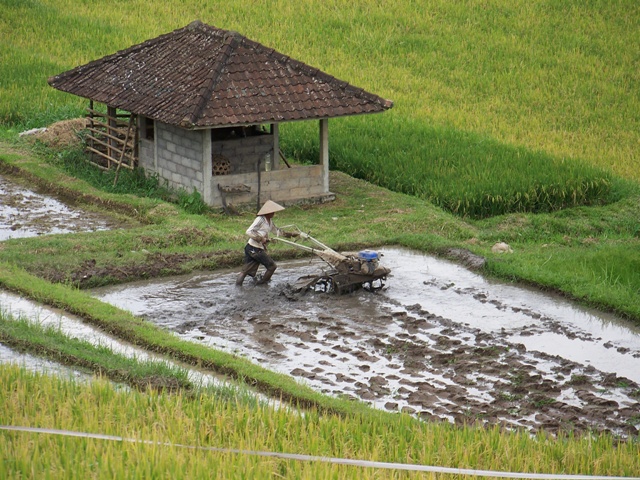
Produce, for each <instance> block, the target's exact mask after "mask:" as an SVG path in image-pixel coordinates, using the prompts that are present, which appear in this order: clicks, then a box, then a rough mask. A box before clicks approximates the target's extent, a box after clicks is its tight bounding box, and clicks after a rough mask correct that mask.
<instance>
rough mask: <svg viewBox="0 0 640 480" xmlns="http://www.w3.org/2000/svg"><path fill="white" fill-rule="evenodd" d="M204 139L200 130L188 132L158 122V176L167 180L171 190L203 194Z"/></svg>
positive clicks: (156, 171) (156, 139)
mask: <svg viewBox="0 0 640 480" xmlns="http://www.w3.org/2000/svg"><path fill="white" fill-rule="evenodd" d="M206 133H208V132H206ZM205 136H206V135H205V132H203V131H201V130H185V129H183V128H179V127H174V126H172V125H167V124H164V123H160V122H156V126H155V137H156V138H155V141H156V162H157V163H156V169H155V173H157V174H158V176H160V177H161V178H164V179H165V180H167V182H168V183H169V186H170V187H173V188H183V189H185V190H187V191H188V192H191V191H193V189H194V188H195V189H196V190H197V191H199V192H202V191H203V190H204V173H203V163H204V162H203V158H204V141H203V139H204V138H205ZM207 139H208V137H207Z"/></svg>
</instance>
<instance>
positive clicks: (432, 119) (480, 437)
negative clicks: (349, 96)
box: [0, 0, 640, 479]
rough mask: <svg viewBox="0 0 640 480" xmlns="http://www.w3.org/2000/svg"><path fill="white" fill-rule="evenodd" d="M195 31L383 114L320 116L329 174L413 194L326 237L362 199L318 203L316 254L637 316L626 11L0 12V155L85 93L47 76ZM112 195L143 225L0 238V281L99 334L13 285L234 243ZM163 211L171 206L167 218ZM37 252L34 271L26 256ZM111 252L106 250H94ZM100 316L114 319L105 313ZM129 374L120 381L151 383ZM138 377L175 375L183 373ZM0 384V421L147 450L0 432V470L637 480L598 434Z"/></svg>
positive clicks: (45, 285) (627, 4)
mask: <svg viewBox="0 0 640 480" xmlns="http://www.w3.org/2000/svg"><path fill="white" fill-rule="evenodd" d="M196 19H199V20H201V21H203V22H205V23H208V24H211V25H214V26H216V27H219V28H223V29H228V30H235V31H238V32H240V33H241V34H242V35H244V36H246V37H248V38H250V39H252V40H255V41H258V42H260V43H262V44H264V45H267V46H269V47H272V48H275V49H276V50H278V51H280V52H282V53H284V54H286V55H289V56H291V57H293V58H295V59H297V60H300V61H303V62H305V63H308V64H310V65H313V66H315V67H318V68H320V69H321V70H323V71H325V72H327V73H329V74H331V75H333V76H335V77H337V78H340V79H342V80H345V81H348V82H349V83H352V84H354V85H356V86H358V87H361V88H364V89H365V90H368V91H370V92H373V93H376V94H378V95H380V96H381V97H384V98H387V99H391V100H393V101H394V107H393V108H392V109H391V110H389V111H387V112H385V113H384V114H380V115H369V116H363V117H353V118H342V119H335V120H331V121H330V122H329V129H330V148H331V167H332V168H333V169H336V170H341V171H343V172H345V173H347V174H349V175H352V176H354V177H359V178H362V179H364V180H368V181H370V182H372V183H375V184H378V185H380V186H383V187H387V188H388V189H390V190H394V191H396V192H400V193H406V194H409V195H410V196H412V198H410V199H409V198H408V197H402V198H401V197H400V196H393V197H389V196H386V193H385V197H384V198H393V201H394V202H397V203H398V205H399V207H398V209H396V210H397V211H396V213H395V214H394V215H391V214H387V213H384V212H386V210H384V212H383V210H376V208H380V207H379V206H376V207H375V208H374V209H372V210H371V213H370V212H367V213H365V214H363V216H362V219H358V221H357V222H354V225H349V226H345V227H343V229H342V230H340V231H338V229H337V228H336V226H335V225H336V224H335V222H334V216H335V215H336V212H338V213H339V214H340V216H344V217H345V218H348V216H349V215H352V213H353V208H354V207H353V205H356V203H357V204H358V205H360V204H361V203H364V202H365V201H367V200H368V197H366V196H365V193H364V192H365V190H364V189H358V188H356V187H354V188H353V189H351V187H349V189H348V190H345V191H348V192H349V195H348V196H349V199H348V203H345V205H343V206H342V207H335V208H341V209H343V210H344V211H342V210H335V211H334V210H328V209H327V210H326V211H325V212H324V213H323V214H319V215H318V217H317V218H316V222H317V228H318V232H319V233H320V234H321V236H322V238H325V239H326V240H328V243H330V244H332V245H343V246H346V245H347V244H348V242H349V241H350V239H351V238H352V237H353V236H354V234H355V233H358V232H359V233H362V231H363V230H362V228H364V227H366V228H367V230H366V231H367V234H368V235H369V237H368V238H367V239H368V240H373V241H375V242H378V243H383V242H386V243H389V242H394V243H397V244H401V245H403V246H405V247H408V248H415V249H418V250H422V251H438V249H442V248H444V246H447V247H448V246H451V245H454V246H464V247H465V248H469V249H472V250H474V251H475V252H476V253H479V254H483V255H486V256H487V257H488V258H489V262H488V266H487V271H488V272H490V273H493V274H496V275H499V276H502V277H503V278H515V279H519V280H525V281H527V282H530V283H532V284H536V285H542V286H545V287H548V288H551V289H555V290H558V291H561V292H563V293H564V294H567V295H569V296H572V297H574V298H579V299H581V300H584V301H585V302H586V303H590V304H592V305H596V306H599V307H603V308H607V309H610V310H613V311H616V312H618V313H622V314H624V315H625V316H626V317H628V318H630V319H632V320H637V319H639V318H640V302H639V300H638V299H639V298H640V278H639V277H640V276H639V275H638V271H639V269H640V257H639V255H640V253H639V252H640V249H639V243H638V239H639V238H640V221H639V220H638V218H639V217H638V211H639V209H640V203H639V201H638V198H640V193H639V192H640V188H639V185H640V154H639V152H640V68H639V67H640V64H639V61H640V60H639V59H640V42H638V39H637V37H638V33H637V32H638V27H639V26H640V3H638V2H636V1H635V0H614V1H600V0H583V1H577V0H576V1H574V0H566V1H562V2H553V1H541V0H534V1H510V0H477V1H460V2H451V1H447V0H424V1H420V2H418V1H413V0H398V1H396V2H393V3H389V2H381V1H372V0H355V1H349V2H347V1H334V0H302V1H296V2H288V1H285V0H274V1H269V2H267V1H263V0H256V1H252V2H221V1H218V0H213V1H203V0H171V1H166V2H148V1H143V0H127V1H123V0H105V1H103V2H100V3H97V2H91V1H85V0H75V1H72V0H0V143H1V142H3V141H6V142H9V143H11V142H16V141H17V137H18V133H19V132H21V131H23V130H27V129H30V128H34V127H42V126H47V125H49V124H51V123H53V122H55V121H58V120H62V119H68V118H76V117H79V116H82V115H84V109H85V108H86V106H87V101H86V100H84V99H80V98H76V97H73V96H71V95H67V94H63V93H61V92H59V91H57V90H55V89H53V88H51V87H49V86H48V84H47V78H48V77H50V76H53V75H56V74H58V73H61V72H63V71H66V70H68V69H71V68H73V67H75V66H78V65H81V64H84V63H87V62H89V61H91V60H95V59H98V58H100V57H102V56H104V55H108V54H111V53H114V52H115V51H118V50H121V49H124V48H127V47H129V46H131V45H133V44H135V43H139V42H142V41H144V40H147V39H150V38H153V37H156V36H158V35H160V34H162V33H166V32H169V31H171V30H174V29H177V28H181V27H183V26H185V25H187V24H188V23H190V22H192V21H194V20H196ZM281 134H282V139H281V146H282V148H283V150H284V151H285V153H286V155H287V156H288V157H289V158H292V159H294V160H295V161H299V162H313V161H314V159H316V158H317V156H318V155H317V151H318V141H317V138H316V137H317V125H316V124H315V123H314V122H299V123H292V124H286V125H283V126H282V127H281ZM1 146H2V145H0V147H1ZM48 154H50V155H53V156H60V155H61V154H59V153H58V152H53V153H51V152H49V153H48ZM75 154H77V152H76V153H74V155H75ZM0 157H2V161H3V162H7V163H12V162H22V160H20V158H19V157H20V155H14V154H13V153H9V154H4V153H2V152H0ZM34 165H36V166H34ZM20 166H21V168H24V169H25V170H29V169H31V172H32V174H33V176H34V177H35V176H37V175H38V173H37V170H38V169H41V170H43V172H41V173H40V175H41V176H43V177H50V178H54V177H57V176H58V175H59V170H58V166H56V165H55V164H49V165H48V166H47V167H46V169H47V170H46V171H44V168H45V167H42V166H37V163H36V162H32V161H31V160H30V159H27V160H25V161H23V162H22V163H21V164H20ZM111 183H112V182H111ZM366 192H369V190H367V191H366ZM110 195H111V194H110ZM113 195H114V196H115V195H116V194H113ZM360 195H361V196H362V197H360ZM394 195H395V194H394ZM381 196H382V195H381ZM123 197H124V196H123ZM413 197H416V198H417V199H418V200H417V201H421V204H420V205H417V204H416V199H415V198H413ZM119 201H122V202H131V209H132V210H135V211H138V212H142V213H141V214H142V215H146V216H147V220H149V226H148V227H146V226H145V227H140V229H139V230H138V229H132V230H131V231H122V232H121V233H119V234H117V235H115V234H113V235H112V234H110V233H108V232H106V233H104V234H101V235H95V236H92V237H83V238H82V239H78V237H73V236H71V237H67V238H63V237H62V236H56V237H55V238H49V239H47V238H46V236H45V237H43V238H39V239H33V240H30V241H25V242H8V243H6V245H5V244H3V245H2V246H1V247H0V262H1V263H0V280H1V281H0V283H1V284H2V285H3V286H4V287H7V288H12V289H14V290H16V291H20V292H23V293H25V294H26V293H27V292H29V291H30V290H33V292H35V293H33V292H32V295H30V296H31V297H32V298H35V299H38V300H42V301H45V302H47V303H50V304H52V305H58V306H61V307H63V308H66V309H67V310H68V311H74V312H80V313H82V314H85V315H87V316H90V317H92V316H93V317H95V318H99V317H100V315H102V314H104V315H106V313H104V312H101V311H100V309H101V308H104V307H96V306H95V305H94V304H93V303H92V302H90V301H88V300H87V299H86V296H85V295H83V294H82V293H81V292H78V291H77V290H76V289H74V288H72V286H69V285H64V284H52V283H49V282H47V281H45V280H42V279H40V278H38V279H37V280H36V279H34V278H33V277H29V276H28V275H27V273H26V272H27V271H28V272H30V273H31V274H32V275H36V276H37V275H38V274H41V273H42V272H44V271H51V270H53V269H54V268H60V267H59V265H63V267H62V271H63V272H64V269H65V268H66V269H67V272H69V271H72V269H73V268H74V264H75V263H79V262H82V261H83V260H84V259H86V258H89V256H91V255H93V258H97V259H98V263H99V264H100V263H104V264H114V265H118V266H119V265H123V264H124V263H125V262H128V261H130V259H131V258H133V257H132V255H133V254H132V253H127V252H132V251H133V250H140V248H142V247H141V246H142V244H141V243H140V242H141V241H142V240H141V238H142V237H144V238H147V239H149V238H152V239H155V238H156V237H157V239H158V241H157V243H156V244H154V245H155V246H157V249H158V250H159V251H161V252H164V251H165V249H166V250H167V251H170V252H171V253H175V252H179V253H185V252H186V253H189V254H192V253H194V252H199V251H201V250H202V251H204V250H206V249H211V248H212V247H211V245H212V243H213V244H215V245H214V246H215V247H216V248H220V249H231V248H236V247H238V246H239V245H240V244H241V243H242V239H241V238H240V236H238V235H236V234H235V233H233V232H236V231H239V229H240V225H241V224H242V222H244V220H245V219H239V220H238V219H233V218H231V219H218V220H219V221H218V223H217V224H216V225H214V226H212V225H211V222H210V221H209V220H208V219H207V218H205V217H204V216H195V215H192V216H189V215H187V214H185V213H184V212H182V211H181V213H176V214H175V215H167V219H162V221H160V220H157V219H156V220H157V221H156V220H154V219H153V218H152V216H153V215H152V212H154V211H156V209H155V206H156V203H154V202H155V200H150V199H146V198H142V197H135V198H134V195H131V196H130V197H127V198H126V199H124V200H122V199H121V200H119ZM349 202H350V203H349ZM431 204H434V205H435V206H437V207H441V208H442V210H440V209H439V208H435V207H433V206H432V205H431ZM394 205H395V203H394ZM568 207H578V208H568ZM166 208H167V209H168V210H170V211H171V212H174V210H173V208H174V207H173V206H171V207H169V206H166ZM327 208H331V207H327ZM159 210H161V209H159ZM347 210H349V211H347ZM175 211H177V207H176V210H175ZM381 212H383V213H381ZM403 212H404V214H403ZM291 214H292V216H293V218H294V219H295V220H296V221H302V219H303V218H305V215H306V213H305V212H304V211H296V210H294V209H292V210H291ZM381 215H388V218H380V216H381ZM169 217H170V218H169ZM377 220H380V222H378V221H377ZM154 222H155V223H154ZM163 222H164V223H163ZM358 222H362V223H366V225H364V226H362V225H359V224H357V223H358ZM359 227H362V228H360V229H359ZM183 231H184V232H192V231H197V232H205V233H206V235H204V236H203V237H202V239H201V241H199V242H195V243H194V242H192V241H191V240H190V239H187V240H185V242H184V244H180V245H178V246H175V245H171V246H158V245H160V244H161V242H160V240H163V241H164V240H165V239H166V238H173V237H171V235H174V234H176V235H177V234H178V233H176V232H183ZM141 234H142V235H141ZM209 234H210V235H209ZM497 241H506V242H509V243H510V244H511V245H513V246H514V247H515V249H516V251H518V253H519V254H518V255H513V256H509V257H503V258H500V259H497V260H496V259H495V257H496V256H493V257H492V254H491V251H490V247H491V245H492V244H493V243H494V242H497ZM236 244H237V245H236ZM144 246H145V247H148V245H144ZM149 248H151V247H149ZM42 251H46V252H48V253H47V255H39V254H38V252H42ZM121 251H122V252H124V255H119V254H118V255H117V254H116V253H115V252H121ZM121 257H122V258H121ZM16 263H19V265H17V264H16ZM194 265H195V267H192V268H196V267H200V268H202V267H206V266H207V265H204V264H194ZM212 265H214V264H212ZM208 266H209V267H211V265H208ZM226 266H229V264H227V265H226ZM23 268H24V269H25V270H22V269H23ZM23 277H24V278H23ZM108 314H109V315H114V316H115V317H118V319H119V318H120V317H119V315H120V313H112V312H111V311H110V310H109V312H108ZM123 318H124V317H123ZM118 321H120V320H118ZM122 321H123V322H124V325H126V327H123V328H125V329H126V328H129V326H132V325H136V328H138V326H137V323H136V322H134V321H133V320H130V319H129V318H128V317H127V318H124V320H122ZM132 328H133V327H132ZM140 328H143V329H144V328H146V327H144V326H143V327H140ZM152 333H153V332H152ZM12 335H13V336H14V337H16V336H17V334H12ZM21 335H24V337H25V340H24V341H25V342H26V343H30V344H36V343H37V342H36V341H35V339H36V337H37V339H38V342H40V341H41V342H42V345H45V346H46V345H47V343H46V342H53V343H57V344H58V345H57V347H59V348H64V349H68V350H64V351H65V352H76V349H77V348H80V347H78V346H77V345H75V344H73V343H71V344H69V345H67V344H66V342H65V340H64V339H59V340H55V339H53V340H52V339H51V338H41V337H51V335H46V334H45V335H42V333H41V332H38V333H34V332H26V333H24V334H21ZM150 335H151V334H150ZM154 335H155V333H154ZM158 335H160V334H158ZM160 338H161V339H164V337H162V336H161V337H160ZM163 341H164V340H163ZM154 342H156V343H158V342H159V341H158V340H157V339H156V340H154ZM160 343H161V342H160ZM39 348H45V347H39ZM47 348H48V347H47ZM67 354H69V353H67ZM103 354H104V355H105V356H106V357H109V353H108V352H103V351H100V355H103ZM208 354H211V355H214V356H215V355H216V354H215V353H210V352H209V353H207V355H208ZM69 355H70V354H69ZM74 355H77V356H80V354H78V353H74ZM83 355H84V354H83ZM86 355H88V356H90V357H96V356H97V354H96V353H95V352H92V351H90V352H89V353H86ZM83 358H84V357H83ZM234 361H235V360H234ZM100 362H101V364H102V365H109V366H110V369H111V370H110V372H111V374H110V378H111V379H112V380H113V379H114V378H115V379H120V380H121V379H122V378H127V371H133V370H134V368H133V367H132V366H124V367H123V366H122V364H121V363H119V362H120V361H119V360H118V359H104V360H100ZM246 368H254V367H246ZM123 370H124V372H123ZM142 372H143V373H140V374H139V375H141V376H143V378H146V377H144V375H154V376H159V375H160V373H154V372H152V373H147V372H148V371H147V370H145V369H143V370H142ZM262 374H264V375H265V377H266V376H269V378H271V377H270V373H266V374H265V373H264V372H260V375H262ZM161 375H163V376H164V375H166V376H168V377H170V378H177V379H180V378H181V377H180V375H182V374H181V373H177V374H176V373H171V372H166V371H163V372H162V373H161ZM274 375H275V374H274ZM270 381H273V382H274V383H278V382H280V383H281V385H280V386H282V385H289V383H291V380H290V379H285V380H283V379H278V378H276V379H274V380H270ZM168 382H169V383H171V381H170V380H168ZM0 385H1V386H2V395H0V412H1V413H0V425H26V426H34V427H36V426H37V427H42V428H55V429H64V430H73V431H81V432H93V433H100V434H105V435H114V436H119V437H123V438H135V439H141V440H149V442H148V443H127V442H121V441H107V440H100V439H95V438H73V437H64V436H57V435H47V434H34V433H28V432H15V431H12V432H9V431H0V477H1V478H83V479H84V478H211V477H214V478H372V479H373V478H376V479H377V478H442V479H454V478H478V477H477V476H475V475H471V474H466V473H418V472H408V471H402V470H398V469H379V468H370V467H361V466H351V465H336V464H331V463H327V462H322V461H300V460H292V459H283V458H275V457H272V458H270V457H257V456H254V455H245V454H238V453H237V450H252V451H255V450H260V451H271V452H288V453H299V454H308V455H315V456H319V457H342V458H352V459H365V460H371V461H380V462H396V463H408V464H424V465H439V466H445V467H456V468H470V469H486V470H497V471H511V472H535V473H549V474H551V475H554V474H556V475H560V474H576V475H578V474H581V475H610V476H626V477H633V476H635V477H638V476H640V466H639V465H640V461H639V459H640V447H639V444H638V440H637V439H631V440H629V441H618V440H616V439H615V438H613V437H612V436H609V435H593V436H585V437H580V438H575V437H573V436H572V435H571V434H566V435H565V434H562V435H560V436H559V437H551V436H548V435H545V434H543V433H541V434H539V435H536V436H531V435H529V434H527V433H526V432H506V431H503V430H500V429H498V428H495V429H486V428H476V427H473V426H470V427H464V428H462V427H459V426H453V425H449V424H437V423H425V422H420V421H418V420H416V419H415V418H413V417H410V416H409V415H404V414H393V415H392V414H387V413H384V412H376V411H370V410H369V409H367V408H364V407H363V406H362V405H359V404H358V405H348V402H346V401H345V402H343V403H340V402H341V400H340V399H333V398H331V399H324V400H322V401H318V402H316V403H317V404H323V402H325V404H326V403H328V404H330V405H338V404H339V405H340V406H339V408H338V407H336V408H335V409H334V408H333V407H332V409H324V410H316V409H314V408H302V406H300V407H301V408H299V409H298V408H296V407H297V406H298V405H295V404H293V405H291V406H289V405H287V406H286V408H274V406H273V405H266V404H262V403H260V401H258V400H257V399H256V398H255V397H252V396H251V394H247V393H246V392H245V391H241V392H237V391H233V390H220V391H212V390H206V389H205V390H198V389H184V390H180V389H179V392H178V393H175V392H169V391H156V390H154V389H147V390H145V389H138V388H131V386H129V387H127V388H123V387H122V386H118V385H114V384H113V383H110V382H108V381H106V380H105V379H104V378H97V379H95V380H94V381H92V382H90V383H83V382H77V381H73V380H69V379H64V378H57V377H49V376H46V375H44V376H43V375H38V374H34V373H29V372H26V371H24V370H23V369H19V368H14V367H10V366H9V367H8V366H0ZM283 388H284V387H283ZM296 388H297V387H296ZM307 406H308V405H307ZM329 410H330V411H329ZM333 410H335V411H333ZM168 444H171V445H168ZM177 444H180V445H187V446H191V447H193V446H202V447H220V448H223V449H229V450H225V451H212V450H206V449H200V450H199V449H192V448H183V447H178V446H176V445H177Z"/></svg>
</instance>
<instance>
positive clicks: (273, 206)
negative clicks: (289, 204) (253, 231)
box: [258, 200, 284, 215]
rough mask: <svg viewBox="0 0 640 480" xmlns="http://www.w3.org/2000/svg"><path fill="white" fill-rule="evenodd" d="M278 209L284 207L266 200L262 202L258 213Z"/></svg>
mask: <svg viewBox="0 0 640 480" xmlns="http://www.w3.org/2000/svg"><path fill="white" fill-rule="evenodd" d="M280 210H284V207H283V206H282V205H278V204H277V203H276V202H273V201H271V200H267V201H266V202H264V205H263V206H262V208H261V209H260V211H259V212H258V215H267V214H269V213H275V212H279V211H280Z"/></svg>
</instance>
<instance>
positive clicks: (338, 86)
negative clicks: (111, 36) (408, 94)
mask: <svg viewBox="0 0 640 480" xmlns="http://www.w3.org/2000/svg"><path fill="white" fill-rule="evenodd" d="M49 84H50V85H51V86H52V87H54V88H57V89H58V90H62V91H64V92H68V93H72V94H74V95H78V96H80V97H84V98H88V99H91V100H95V101H97V102H100V103H104V104H107V105H109V106H112V107H117V108H120V109H122V110H126V111H128V112H132V113H135V114H139V115H144V116H147V117H150V118H153V119H155V120H158V121H161V122H164V123H168V124H172V125H179V126H181V127H184V128H206V127H218V126H225V125H249V124H258V123H272V122H274V123H279V122H287V121H293V120H308V119H319V118H332V117H341V116H346V115H360V114H365V113H377V112H382V111H384V110H387V109H389V108H391V107H392V106H393V102H391V101H390V100H385V99H383V98H381V97H379V96H377V95H374V94H372V93H369V92H366V91H364V90H362V89H360V88H357V87H354V86H353V85H349V84H348V83H346V82H343V81H341V80H338V79H337V78H334V77H332V76H330V75H328V74H326V73H323V72H321V71H320V70H318V69H317V68H313V67H310V66H309V65H306V64H304V63H302V62H299V61H296V60H293V59H291V58H289V57H287V56H286V55H283V54H281V53H278V52H276V51H275V50H273V49H272V48H267V47H265V46H264V45H261V44H259V43H257V42H254V41H252V40H249V39H248V38H246V37H244V36H242V35H240V34H238V33H236V32H232V31H228V30H221V29H219V28H215V27H212V26H210V25H206V24H203V23H201V22H199V21H196V22H193V23H191V24H189V25H187V26H186V27H184V28H181V29H178V30H175V31H173V32H171V33H168V34H165V35H161V36H159V37H157V38H154V39H151V40H147V41H146V42H143V43H141V44H138V45H134V46H132V47H129V48H127V49H126V50H122V51H119V52H117V53H114V54H112V55H108V56H106V57H103V58H101V59H99V60H95V61H93V62H91V63H88V64H86V65H82V66H79V67H76V68H74V69H72V70H69V71H67V72H64V73H61V74H60V75H56V76H54V77H51V78H49Z"/></svg>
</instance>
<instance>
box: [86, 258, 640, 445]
mask: <svg viewBox="0 0 640 480" xmlns="http://www.w3.org/2000/svg"><path fill="white" fill-rule="evenodd" d="M382 252H383V253H384V257H383V264H384V265H385V266H388V267H390V268H391V269H392V272H393V275H392V277H391V278H389V279H388V281H387V288H386V289H385V290H383V291H379V292H377V293H375V294H372V293H369V292H365V291H359V292H355V293H353V294H350V295H342V296H336V295H328V294H312V293H309V294H307V295H299V296H292V295H291V294H290V293H289V290H288V289H287V285H289V284H292V283H294V281H295V280H296V279H297V278H298V277H299V276H303V275H309V274H312V273H317V272H319V271H320V270H321V268H322V267H323V263H322V262H321V261H319V260H317V259H311V260H305V261H296V262H283V263H282V264H281V265H280V268H279V269H278V271H277V272H276V275H275V277H274V281H273V282H272V284H271V285H268V286H257V285H253V284H251V283H250V282H247V284H246V285H245V286H244V287H241V288H238V287H235V286H234V285H233V280H234V278H235V273H234V272H229V271H225V272H215V273H206V274H194V275H189V276H183V277H176V278H172V279H168V280H167V279H163V280H156V281H149V282H140V283H135V284H128V285H123V286H118V287H110V288H105V289H99V290H95V291H94V294H95V296H97V297H98V298H101V299H102V300H104V301H106V302H109V303H112V304H114V305H117V306H119V307H121V308H124V309H127V310H130V311H132V312H133V313H135V314H137V315H141V316H144V317H145V318H147V319H148V320H150V321H152V322H154V323H156V324H157V325H160V326H162V327H164V328H166V329H168V330H171V331H173V332H175V333H177V334H178V335H180V336H182V337H183V338H186V339H189V340H192V341H194V342H200V343H203V344H206V345H210V346H212V347H216V348H219V349H222V350H226V351H229V352H233V353H236V354H238V355H242V356H244V357H247V358H249V359H251V360H253V361H255V362H257V363H259V364H261V365H264V366H265V367H267V368H270V369H272V370H276V371H279V372H282V373H286V374H290V375H293V376H294V377H296V378H298V379H299V380H300V381H301V382H303V383H305V384H308V385H309V386H311V387H312V388H315V389H317V390H320V391H322V392H324V393H327V394H331V395H345V396H350V397H353V398H358V399H360V400H363V401H366V402H368V403H370V404H371V405H373V406H375V407H378V408H385V409H387V410H392V411H396V410H403V411H406V412H409V413H413V414H416V415H419V416H421V417H424V418H434V419H441V420H448V421H452V422H457V423H463V422H472V421H480V422H484V423H489V424H494V423H498V424H503V425H507V426H524V427H526V428H528V429H530V430H532V431H535V430H537V429H538V428H545V429H546V430H548V431H558V430H561V429H572V430H578V431H586V430H598V431H611V432H613V433H615V434H619V435H622V436H625V435H629V434H631V435H635V434H637V429H638V427H640V404H639V403H638V396H639V395H640V387H639V386H638V383H639V382H640V331H639V329H638V328H636V327H634V326H632V325H631V324H628V323H625V322H623V321H620V320H619V319H616V318H614V317H613V316H610V315H603V314H600V313H597V312H595V311H591V310H587V309H584V308H580V307H578V306H576V305H574V304H571V303H570V302H567V301H565V300H563V299H560V298H557V297H553V296H549V295H544V294H542V293H540V292H537V291H534V290H531V289H526V288H521V287H518V286H513V285H504V284H500V283H497V282H490V281H487V280H486V279H484V278H482V277H481V276H479V275H476V274H474V273H472V272H470V271H468V270H466V269H464V268H462V267H460V266H457V265H455V264H453V263H450V262H447V261H443V260H439V259H436V258H433V257H429V256H425V255H422V254H417V253H413V252H411V251H408V250H404V249H398V248H386V249H383V250H382Z"/></svg>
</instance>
